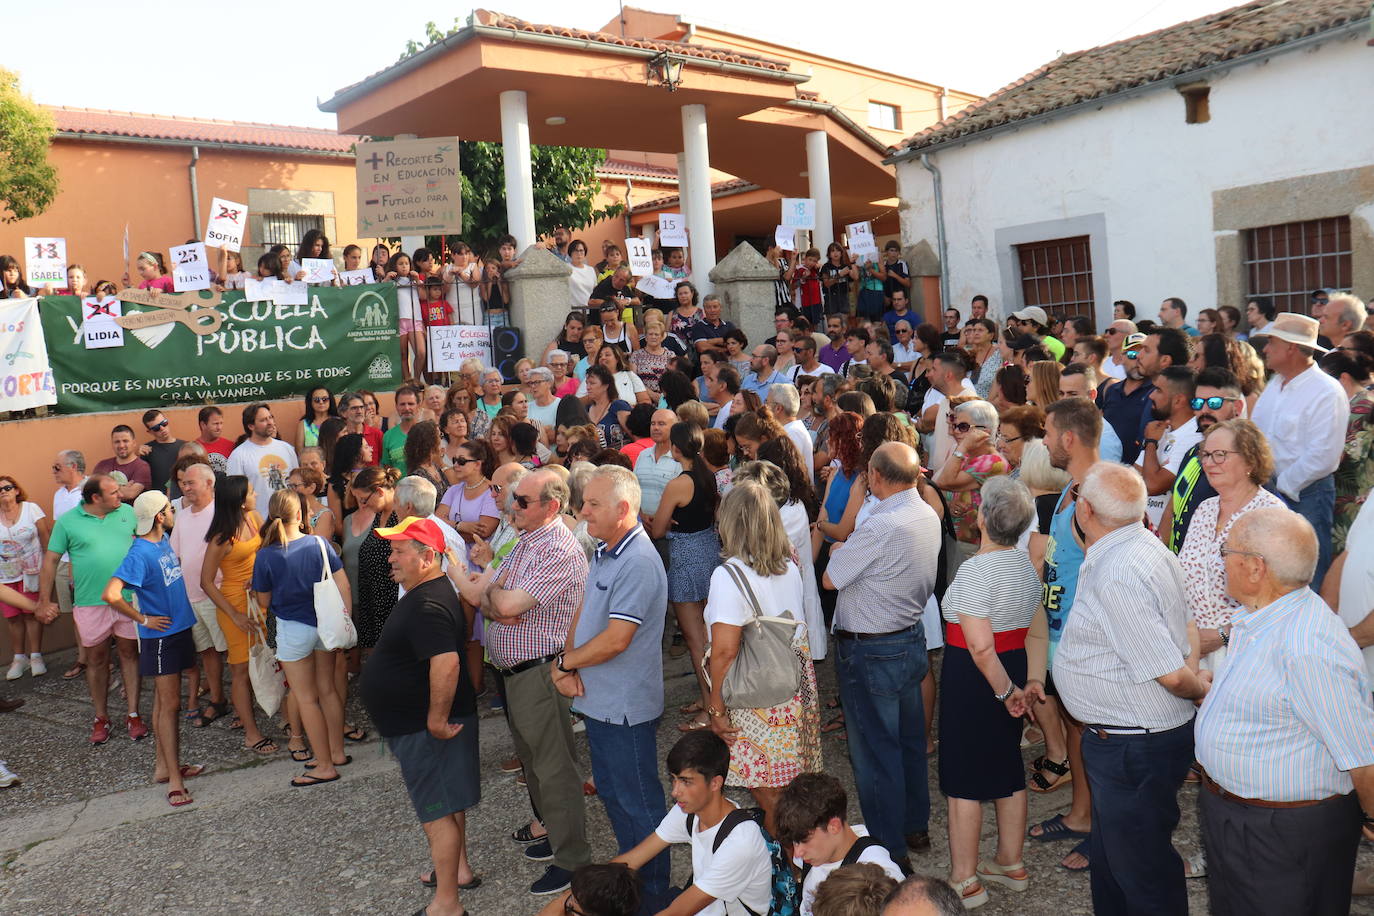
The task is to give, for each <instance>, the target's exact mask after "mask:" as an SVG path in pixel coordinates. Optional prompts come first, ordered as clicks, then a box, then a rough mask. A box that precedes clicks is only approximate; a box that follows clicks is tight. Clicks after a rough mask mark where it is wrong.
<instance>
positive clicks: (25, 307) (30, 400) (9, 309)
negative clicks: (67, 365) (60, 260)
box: [0, 299, 57, 447]
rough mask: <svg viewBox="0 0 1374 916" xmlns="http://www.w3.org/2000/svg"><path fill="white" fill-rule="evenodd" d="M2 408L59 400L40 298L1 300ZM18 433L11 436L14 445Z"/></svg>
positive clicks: (26, 407)
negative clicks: (50, 362)
mask: <svg viewBox="0 0 1374 916" xmlns="http://www.w3.org/2000/svg"><path fill="white" fill-rule="evenodd" d="M0 354H4V359H0V410H27V409H28V408H30V407H42V406H45V405H48V404H56V403H57V388H56V386H55V385H54V384H53V376H52V368H51V367H50V366H49V365H48V345H47V341H46V338H45V337H44V336H43V319H42V316H40V315H39V313H38V300H37V299H6V300H4V301H0ZM17 439H18V437H17V436H15V437H14V438H12V439H10V440H9V441H10V443H11V447H13V446H14V445H16V444H17V441H16V440H17Z"/></svg>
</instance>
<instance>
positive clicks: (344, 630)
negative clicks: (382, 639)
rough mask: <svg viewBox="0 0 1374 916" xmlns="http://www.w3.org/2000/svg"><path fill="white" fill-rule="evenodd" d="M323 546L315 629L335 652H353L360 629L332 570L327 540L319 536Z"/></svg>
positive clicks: (317, 588)
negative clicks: (350, 615) (340, 591)
mask: <svg viewBox="0 0 1374 916" xmlns="http://www.w3.org/2000/svg"><path fill="white" fill-rule="evenodd" d="M315 540H316V541H318V542H319V544H320V564H321V567H320V568H321V570H322V572H321V574H320V581H318V582H316V583H315V628H316V630H317V632H318V633H319V634H320V642H322V643H324V647H325V648H326V649H328V650H329V651H331V652H333V651H334V650H335V649H351V648H353V647H354V646H356V645H357V644H358V628H357V627H355V626H354V625H353V618H351V617H349V616H348V612H347V611H345V610H344V600H343V595H341V594H339V586H338V583H336V582H335V581H334V577H333V576H332V575H330V571H329V552H328V551H327V550H326V549H325V546H324V538H322V537H316V538H315Z"/></svg>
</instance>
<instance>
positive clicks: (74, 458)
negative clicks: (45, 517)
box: [52, 448, 86, 680]
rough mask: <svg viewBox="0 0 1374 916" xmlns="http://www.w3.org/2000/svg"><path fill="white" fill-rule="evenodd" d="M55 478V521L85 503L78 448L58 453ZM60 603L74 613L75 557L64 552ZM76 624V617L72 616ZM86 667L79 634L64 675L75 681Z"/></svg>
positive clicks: (59, 566) (60, 567)
mask: <svg viewBox="0 0 1374 916" xmlns="http://www.w3.org/2000/svg"><path fill="white" fill-rule="evenodd" d="M52 476H53V480H54V481H56V482H57V492H56V493H54V494H53V495H52V520H53V523H54V524H55V523H56V522H57V520H58V519H59V518H61V517H62V516H63V514H64V513H66V512H69V511H71V510H72V509H75V508H76V507H77V506H78V505H79V504H80V503H81V488H82V487H84V486H85V485H86V456H85V455H83V454H81V453H80V452H78V451H77V450H76V449H70V448H69V449H63V450H62V451H60V452H58V453H57V458H56V459H54V461H53V463H52ZM57 606H58V608H59V609H60V610H61V611H62V613H64V614H70V613H71V612H72V558H71V557H70V556H69V555H67V554H65V553H64V554H62V559H61V560H60V561H58V564H57ZM72 624H73V625H75V624H76V618H75V617H73V618H72ZM85 670H86V646H85V645H84V644H83V643H82V642H81V639H80V636H79V634H78V637H77V640H76V663H75V664H73V665H72V666H71V667H70V668H69V669H67V671H66V673H65V674H63V675H62V677H63V678H65V679H67V680H71V679H72V678H77V677H80V676H81V675H82V673H83V672H84V671H85Z"/></svg>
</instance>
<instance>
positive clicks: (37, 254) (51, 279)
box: [24, 238, 67, 286]
mask: <svg viewBox="0 0 1374 916" xmlns="http://www.w3.org/2000/svg"><path fill="white" fill-rule="evenodd" d="M24 255H25V257H24V264H25V267H26V268H27V269H26V270H25V274H26V275H27V276H26V277H25V282H27V283H28V284H29V285H30V286H46V285H47V284H49V283H56V284H59V285H61V286H66V285H67V240H66V239H34V238H26V239H24Z"/></svg>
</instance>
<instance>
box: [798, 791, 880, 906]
mask: <svg viewBox="0 0 1374 916" xmlns="http://www.w3.org/2000/svg"><path fill="white" fill-rule="evenodd" d="M848 808H849V797H848V796H847V795H846V794H845V791H844V786H842V785H840V781H839V780H838V779H836V778H835V777H834V776H831V775H829V774H827V773H802V774H801V775H800V776H798V777H797V778H796V779H794V780H792V783H791V784H790V785H789V786H788V787H787V788H785V789H783V790H782V795H780V796H779V797H778V807H777V811H776V813H775V816H776V817H777V821H778V837H777V839H778V842H780V843H791V844H792V857H793V859H792V861H793V862H794V863H795V864H796V865H797V866H798V867H799V868H800V869H801V875H802V900H801V916H811V907H812V906H813V904H814V903H815V899H816V889H817V888H819V887H820V886H821V882H823V881H824V880H825V879H826V878H827V877H829V876H830V873H831V872H832V871H834V870H835V869H837V868H840V867H841V866H844V865H853V864H855V863H856V862H869V863H872V864H873V865H876V866H878V867H879V868H881V869H882V870H883V871H884V872H886V873H887V874H888V876H889V877H891V878H893V879H895V880H897V881H901V880H902V878H903V877H904V875H903V873H902V869H901V868H899V867H898V865H897V863H896V862H894V861H892V856H891V855H890V854H889V853H888V851H887V849H886V848H885V847H884V846H883V844H882V843H880V842H878V841H877V840H875V839H873V838H872V837H870V836H869V835H868V830H867V829H866V828H865V827H864V826H863V825H862V824H856V825H853V826H850V825H849V824H848V823H847V821H846V816H845V814H846V811H847V810H848Z"/></svg>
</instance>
